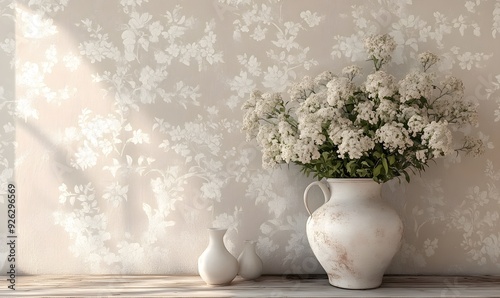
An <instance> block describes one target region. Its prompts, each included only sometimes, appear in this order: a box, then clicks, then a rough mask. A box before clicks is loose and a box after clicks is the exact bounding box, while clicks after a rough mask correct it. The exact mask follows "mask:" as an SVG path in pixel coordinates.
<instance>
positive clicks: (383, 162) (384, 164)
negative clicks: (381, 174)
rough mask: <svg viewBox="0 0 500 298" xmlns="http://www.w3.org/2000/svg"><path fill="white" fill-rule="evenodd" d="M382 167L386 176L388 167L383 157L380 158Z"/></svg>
mask: <svg viewBox="0 0 500 298" xmlns="http://www.w3.org/2000/svg"><path fill="white" fill-rule="evenodd" d="M382 165H383V166H384V171H385V173H386V174H388V173H389V166H388V165H387V159H386V158H385V157H384V158H382Z"/></svg>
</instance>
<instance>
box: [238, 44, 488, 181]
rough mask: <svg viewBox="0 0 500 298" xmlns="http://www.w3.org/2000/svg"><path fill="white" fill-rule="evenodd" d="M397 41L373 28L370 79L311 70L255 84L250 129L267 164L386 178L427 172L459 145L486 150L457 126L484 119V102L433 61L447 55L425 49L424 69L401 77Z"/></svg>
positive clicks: (248, 105)
mask: <svg viewBox="0 0 500 298" xmlns="http://www.w3.org/2000/svg"><path fill="white" fill-rule="evenodd" d="M395 47H396V44H395V42H394V40H393V39H392V37H391V36H389V35H387V34H386V35H375V36H370V37H368V38H367V39H366V40H365V49H366V51H367V53H368V56H369V59H368V60H371V61H372V62H373V65H374V71H373V72H372V73H370V74H368V75H367V76H366V79H365V80H364V81H362V82H359V81H361V80H360V79H358V78H359V76H360V72H361V69H360V68H359V67H357V66H348V67H346V68H344V69H343V70H342V75H338V76H337V75H334V74H332V73H331V72H323V73H321V74H320V75H318V76H317V77H315V78H311V77H308V76H306V77H304V78H303V79H302V80H301V81H300V82H298V83H296V84H294V85H293V86H291V87H290V88H289V89H288V95H289V97H288V98H287V99H284V98H283V96H282V95H281V94H280V93H263V92H260V91H254V92H253V93H252V95H251V96H250V98H249V99H248V100H247V101H246V102H245V103H244V105H243V109H244V110H246V111H245V115H244V120H243V131H245V132H246V134H247V140H251V139H256V140H257V142H258V144H259V146H260V147H261V148H262V153H263V157H262V162H263V165H264V167H273V166H275V165H277V164H280V163H295V164H298V165H300V166H301V168H302V171H303V172H304V173H305V174H307V175H309V174H311V173H313V174H314V175H315V176H316V177H318V178H319V179H321V178H373V180H375V181H377V182H379V183H382V182H385V181H388V180H391V179H392V178H395V177H402V176H403V175H404V176H405V178H406V180H407V181H409V180H410V175H409V171H412V172H414V173H415V172H420V171H423V170H424V169H425V167H426V166H427V163H428V162H429V161H430V160H433V159H434V158H438V157H442V156H446V155H448V154H451V153H453V152H457V153H458V151H465V152H467V154H470V153H472V154H474V155H477V154H480V153H481V151H482V150H483V149H482V142H481V141H480V140H478V139H474V138H471V137H468V136H465V137H464V138H463V140H461V143H460V146H459V147H458V148H454V147H453V146H454V145H455V146H456V144H454V143H457V142H454V140H453V135H454V134H455V133H452V132H455V131H456V130H457V128H459V127H461V126H464V125H476V124H477V107H476V105H475V104H473V103H472V102H470V101H466V100H465V99H464V86H463V83H462V81H461V80H460V79H458V78H456V77H453V76H445V77H444V78H442V80H441V81H440V82H439V83H438V82H437V81H438V76H437V75H436V74H435V73H432V72H429V69H430V68H431V67H432V66H433V65H434V64H436V63H437V62H438V60H439V58H438V57H437V56H436V55H435V54H432V53H429V52H425V53H422V54H420V55H419V57H418V59H419V62H420V64H421V66H422V67H421V69H419V70H412V71H410V72H409V73H408V74H407V75H406V76H405V77H404V78H403V79H401V80H399V81H398V80H397V79H396V78H395V77H394V76H392V75H391V74H388V73H386V72H385V71H384V70H383V68H384V65H386V64H387V63H389V62H390V61H391V54H392V52H393V51H394V49H395Z"/></svg>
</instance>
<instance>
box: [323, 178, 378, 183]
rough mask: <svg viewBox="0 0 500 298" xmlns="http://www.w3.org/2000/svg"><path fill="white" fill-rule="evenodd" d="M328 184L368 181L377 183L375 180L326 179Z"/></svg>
mask: <svg viewBox="0 0 500 298" xmlns="http://www.w3.org/2000/svg"><path fill="white" fill-rule="evenodd" d="M326 181H327V182H330V181H331V182H367V181H373V182H375V183H377V182H376V181H375V180H373V179H372V178H326Z"/></svg>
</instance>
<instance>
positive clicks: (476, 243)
mask: <svg viewBox="0 0 500 298" xmlns="http://www.w3.org/2000/svg"><path fill="white" fill-rule="evenodd" d="M450 1H451V0H449V1H448V0H447V1H442V2H436V1H434V2H432V9H429V7H430V6H429V1H418V2H417V1H411V0H405V1H395V0H373V1H335V2H332V1H326V0H317V1H307V2H306V1H279V0H267V1H265V0H262V1H257V0H219V1H217V0H214V1H186V0H185V1H180V0H179V1H161V0H115V1H100V0H71V1H52V0H36V1H35V0H24V1H0V3H1V4H2V6H1V7H2V8H1V9H2V21H3V20H5V21H6V22H7V21H10V22H12V23H14V21H15V26H16V31H15V34H14V28H13V27H14V25H12V26H11V27H8V26H7V27H4V28H2V29H1V31H2V33H3V34H2V38H1V39H0V62H1V63H2V66H3V68H2V69H4V70H5V71H4V73H5V74H6V75H4V76H2V78H1V79H2V80H1V81H0V87H1V88H0V113H1V115H2V118H1V120H0V121H2V122H1V123H0V124H1V127H0V129H1V130H2V134H1V139H0V141H1V143H0V144H1V146H2V147H0V164H2V169H1V170H0V183H1V184H2V185H5V184H6V183H8V182H12V181H15V183H16V185H18V192H19V198H20V199H19V201H18V209H19V210H22V213H21V214H20V215H19V230H18V234H19V239H20V248H19V251H20V255H23V256H24V257H23V258H20V259H19V261H18V265H19V268H20V270H22V272H23V273H27V274H40V273H163V274H167V273H168V274H179V273H183V274H196V260H197V258H198V256H199V255H200V254H201V252H202V251H203V249H204V248H205V246H206V244H207V241H208V235H207V232H206V228H207V227H209V226H212V225H215V226H222V227H227V228H228V229H229V230H228V233H227V236H226V238H225V240H226V245H227V246H228V248H229V249H230V251H231V252H233V254H235V255H237V254H239V252H240V251H241V249H242V247H243V242H244V240H246V239H256V240H258V252H259V254H260V255H261V257H262V258H263V259H264V260H265V262H264V263H265V264H266V266H265V268H264V270H265V272H266V273H285V274H286V273H319V272H322V269H321V268H320V266H319V265H318V263H317V261H316V260H315V259H314V256H313V255H312V252H311V251H310V248H309V245H308V243H307V239H306V237H305V222H306V220H307V213H306V212H305V209H304V207H303V205H302V199H301V198H302V192H303V189H304V188H305V186H306V185H307V184H308V183H309V182H310V181H311V180H312V178H307V177H303V176H302V175H301V174H300V173H299V171H298V169H297V168H295V167H293V166H291V167H290V168H287V167H283V168H282V169H278V170H274V171H270V170H263V169H262V168H261V156H260V153H259V151H258V149H257V148H256V145H255V144H253V143H249V142H246V141H245V136H244V134H243V133H242V132H241V131H240V127H241V119H242V114H243V113H242V111H241V110H240V107H241V104H242V103H243V102H244V101H245V100H246V98H247V97H248V95H249V94H250V92H251V91H252V90H253V89H255V88H259V89H265V90H273V91H283V90H284V89H285V88H286V86H287V85H288V84H290V83H292V82H294V81H295V80H296V79H297V78H300V77H302V76H304V75H317V74H319V73H320V72H322V71H324V70H335V69H341V68H342V67H344V66H346V65H349V64H350V63H352V62H361V63H362V61H363V59H364V57H365V53H364V50H363V43H362V41H363V39H364V37H365V36H367V35H369V34H373V33H389V34H390V35H392V36H393V37H394V38H395V40H396V42H397V48H396V53H395V57H394V63H393V64H392V65H390V68H391V71H392V72H393V73H396V74H398V73H404V72H406V71H407V70H408V69H409V68H410V67H412V66H413V65H412V63H413V61H414V60H415V59H414V58H415V56H416V55H418V53H420V52H422V51H425V50H430V51H433V52H436V53H438V54H439V55H440V57H441V58H442V59H441V62H440V64H439V68H440V70H441V71H443V72H445V73H450V74H451V73H453V75H455V76H458V77H460V78H462V79H463V80H464V82H465V87H466V96H467V97H470V99H472V100H474V101H476V102H477V103H478V104H479V111H480V119H479V123H480V124H479V126H478V127H477V128H474V129H475V130H476V132H477V133H478V134H479V135H480V137H481V139H482V140H483V142H484V143H485V145H486V147H487V150H486V154H485V155H484V156H482V157H480V158H477V159H472V158H462V157H461V156H453V157H451V158H448V159H446V160H440V161H439V162H438V163H437V164H436V165H432V166H431V167H430V168H429V170H428V171H427V172H425V173H424V174H423V175H422V176H421V177H419V176H415V177H412V182H411V183H410V184H406V183H401V184H399V183H398V182H397V181H394V182H389V183H387V185H386V186H385V187H384V196H385V197H387V199H388V200H389V201H390V202H391V203H392V204H393V205H394V206H395V207H396V208H397V209H398V210H399V212H400V214H401V215H402V217H403V218H404V222H405V229H406V231H405V239H404V243H403V246H402V248H401V251H400V253H399V254H398V255H397V256H396V258H395V259H394V261H393V264H392V266H391V268H390V272H391V273H435V274H440V273H469V274H475V273H481V274H493V273H498V270H500V267H499V266H498V260H499V259H500V248H499V247H500V243H499V238H500V232H499V231H500V229H499V225H500V219H499V216H500V215H499V214H500V194H499V191H498V189H497V187H498V186H499V185H500V184H499V183H500V182H499V180H500V169H499V167H500V159H499V158H498V154H496V150H497V149H496V144H497V142H498V137H497V136H498V133H496V131H497V129H498V123H499V121H500V68H499V67H498V64H499V62H500V56H499V54H498V53H497V52H498V51H499V50H500V42H499V41H500V1H498V0H496V1H494V0H489V1H486V0H475V1H464V2H461V3H460V4H456V3H454V4H453V5H451V4H450ZM450 7H451V8H450ZM14 18H15V19H14ZM14 49H15V54H16V55H15V59H13V57H14ZM11 64H12V67H11ZM366 67H369V64H368V63H367V64H366ZM14 79H15V83H14ZM14 91H15V93H14ZM3 115H5V117H3ZM4 119H5V120H4ZM4 132H5V133H4ZM14 138H15V139H16V142H17V147H15V146H14V144H15V143H14V142H13V140H14ZM14 148H15V157H14V156H13V154H10V153H9V152H13V151H14ZM9 150H10V151H9ZM9 154H10V155H9ZM14 170H15V172H14ZM14 175H15V179H14ZM5 189H6V187H2V189H0V194H2V190H3V191H4V190H5ZM317 199H318V201H317V203H318V204H319V203H320V199H321V198H320V196H319V194H318V197H317ZM0 204H2V205H4V202H0ZM2 233H4V232H3V231H2ZM0 252H1V251H0Z"/></svg>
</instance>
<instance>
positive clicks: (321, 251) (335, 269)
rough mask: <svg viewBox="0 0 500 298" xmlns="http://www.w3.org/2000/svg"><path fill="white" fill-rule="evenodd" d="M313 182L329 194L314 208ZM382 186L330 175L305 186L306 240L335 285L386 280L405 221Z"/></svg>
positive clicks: (370, 284)
mask: <svg viewBox="0 0 500 298" xmlns="http://www.w3.org/2000/svg"><path fill="white" fill-rule="evenodd" d="M312 186H319V187H320V188H321V190H322V191H323V195H324V197H325V204H323V205H322V206H321V207H319V208H318V209H316V211H314V212H313V213H311V210H310V209H309V206H308V204H307V198H308V197H307V196H308V192H309V189H310V188H311V187H312ZM381 188H382V185H381V184H378V183H376V182H375V181H373V180H372V179H327V183H325V182H323V181H316V182H313V183H311V184H310V185H309V186H308V187H307V188H306V189H305V192H304V203H305V205H306V209H307V211H308V212H309V214H310V217H309V218H308V220H307V226H306V233H307V239H308V241H309V244H310V246H311V249H312V251H313V253H314V255H315V256H316V258H317V259H318V261H319V263H320V264H321V266H322V267H323V268H324V269H325V271H326V273H327V274H328V279H329V282H330V284H331V285H333V286H336V287H340V288H346V289H371V288H377V287H379V286H380V284H381V283H382V277H383V275H384V272H385V270H386V269H387V267H388V266H389V264H390V263H391V260H392V258H393V256H394V255H395V254H396V252H397V251H398V250H399V248H400V246H401V238H402V234H403V224H402V222H401V219H400V217H399V215H398V214H397V212H396V211H395V210H394V209H393V208H392V207H391V206H390V205H389V204H387V203H386V202H384V201H383V200H382V198H381Z"/></svg>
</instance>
